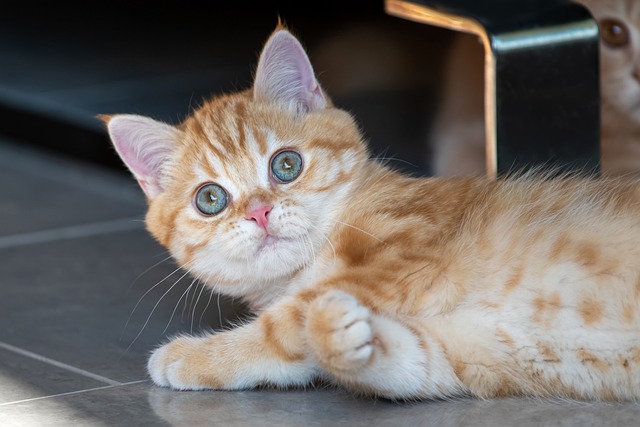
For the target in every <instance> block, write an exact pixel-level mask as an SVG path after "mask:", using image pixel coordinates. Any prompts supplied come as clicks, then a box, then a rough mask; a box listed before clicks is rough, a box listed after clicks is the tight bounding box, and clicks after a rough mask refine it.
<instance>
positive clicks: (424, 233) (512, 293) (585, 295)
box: [105, 28, 640, 400]
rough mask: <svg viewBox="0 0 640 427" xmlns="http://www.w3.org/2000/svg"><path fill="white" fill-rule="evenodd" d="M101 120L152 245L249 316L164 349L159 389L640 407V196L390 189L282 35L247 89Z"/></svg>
mask: <svg viewBox="0 0 640 427" xmlns="http://www.w3.org/2000/svg"><path fill="white" fill-rule="evenodd" d="M105 121H106V122H107V126H108V130H109V133H110V135H111V138H112V140H113V143H114V145H115V147H116V149H117V151H118V153H119V154H120V155H121V157H122V159H123V160H124V162H125V163H126V164H127V165H128V167H129V168H130V170H131V172H132V173H133V175H134V176H135V177H136V178H137V180H138V182H139V183H140V185H141V186H142V188H143V189H144V191H145V193H146V195H147V198H148V202H149V211H148V214H147V226H148V229H149V231H150V232H151V233H152V234H153V235H154V236H155V238H156V239H157V240H158V241H159V242H161V243H162V244H163V245H165V246H166V247H167V248H168V249H169V250H170V251H171V253H172V254H173V256H174V257H175V258H176V259H177V260H178V261H179V262H180V263H181V264H182V265H183V266H184V267H185V268H186V269H188V270H189V271H190V272H191V273H192V274H194V275H195V276H196V277H198V278H200V280H202V281H204V282H206V284H207V285H209V286H211V287H212V288H213V289H215V290H216V291H219V292H221V293H224V294H227V295H231V296H234V297H241V298H243V299H244V300H246V301H247V302H248V303H249V305H250V306H251V307H252V308H253V309H254V310H255V312H256V315H257V317H256V318H255V319H254V320H253V321H251V322H249V323H246V324H244V325H241V326H238V327H236V328H235V329H232V330H229V331H225V332H220V333H215V334H210V335H206V336H198V337H190V336H182V337H178V338H175V339H173V340H172V341H170V342H169V343H167V344H165V345H163V346H162V347H160V348H158V349H157V350H155V351H154V352H153V354H152V356H151V358H150V359H149V363H148V369H149V374H150V375H151V378H152V379H153V381H154V382H155V383H156V384H158V385H160V386H165V387H172V388H174V389H180V390H187V389H189V390H198V389H223V390H237V389H247V388H253V387H258V386H260V385H265V384H268V385H274V386H279V387H289V386H306V385H308V384H310V383H311V382H312V381H314V380H315V379H318V378H321V379H325V380H329V381H332V382H335V383H336V384H339V385H341V386H343V387H345V388H346V389H349V390H352V391H355V392H358V393H362V394H366V395H373V396H383V397H386V398H391V399H430V398H446V397H451V396H463V395H472V396H479V397H495V396H507V395H535V396H567V397H572V398H578V399H602V400H639V399H640V265H638V259H640V245H638V242H640V186H639V184H640V183H638V182H635V181H634V182H622V181H614V180H609V181H596V180H587V179H580V178H565V179H561V180H542V179H536V178H535V177H521V178H518V179H513V180H499V181H493V182H489V181H486V180H484V179H480V178H477V179H476V178H460V179H458V178H454V179H448V180H445V179H438V178H410V177H407V176H403V175H401V174H399V173H396V172H394V171H392V170H390V169H388V168H387V167H386V166H384V165H381V164H379V163H376V162H374V161H372V160H369V159H368V154H367V149H366V147H365V145H364V143H363V141H362V136H361V134H360V132H359V131H358V128H357V126H356V125H355V123H354V120H353V118H352V117H351V116H350V115H349V114H348V113H346V112H345V111H342V110H340V109H338V108H335V107H334V106H332V104H331V102H330V101H329V100H328V99H327V96H326V95H325V93H324V91H323V90H322V89H321V88H320V86H319V84H318V82H317V80H316V78H315V76H314V72H313V69H312V67H311V64H310V63H309V61H308V58H307V56H306V54H305V52H304V50H303V48H302V47H301V45H300V44H299V42H298V41H297V40H296V39H295V38H294V37H293V36H292V35H291V34H290V33H289V32H288V31H287V30H285V29H283V28H278V29H277V30H276V31H275V32H274V33H273V34H272V36H271V37H270V38H269V40H268V42H267V43H266V45H265V47H264V50H263V51H262V53H261V56H260V60H259V63H258V67H257V71H256V76H255V81H254V84H253V87H252V88H251V89H250V90H247V91H244V92H240V93H234V94H230V95H223V96H219V97H216V98H214V99H212V100H211V101H209V102H207V103H206V104H204V105H203V106H202V107H201V108H199V109H198V110H197V111H195V112H194V113H193V114H192V115H191V116H190V117H189V118H187V119H186V120H185V121H184V123H182V124H181V125H180V126H177V127H173V126H169V125H167V124H163V123H159V122H157V121H154V120H152V119H149V118H145V117H140V116H133V115H116V116H111V117H106V118H105Z"/></svg>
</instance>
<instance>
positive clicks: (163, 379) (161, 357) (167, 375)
mask: <svg viewBox="0 0 640 427" xmlns="http://www.w3.org/2000/svg"><path fill="white" fill-rule="evenodd" d="M198 341H199V340H198V339H197V338H191V337H180V338H177V339H174V340H173V341H171V342H170V343H168V344H165V345H163V346H162V347H159V348H157V349H156V350H154V351H153V353H152V354H151V357H149V361H148V362H147V371H148V372H149V376H150V377H151V379H152V380H153V382H154V383H155V384H157V385H159V386H160V387H170V388H172V389H174V390H202V389H206V388H211V387H209V386H207V385H205V384H201V383H200V380H199V378H200V377H201V375H199V370H200V369H202V368H203V367H202V366H201V365H202V363H201V362H199V361H198V362H195V363H194V362H193V361H192V359H194V358H197V352H196V351H194V350H197V349H198V346H197V343H198ZM194 356H195V357H194Z"/></svg>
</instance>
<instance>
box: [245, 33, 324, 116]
mask: <svg viewBox="0 0 640 427" xmlns="http://www.w3.org/2000/svg"><path fill="white" fill-rule="evenodd" d="M253 95H254V97H255V98H265V99H268V100H271V101H276V102H279V103H281V104H284V105H285V106H288V107H291V108H294V109H295V110H296V111H297V112H301V113H306V112H309V111H313V110H316V109H319V108H324V107H325V106H326V104H327V100H326V98H325V95H324V93H323V91H322V89H321V88H320V84H319V83H318V80H317V79H316V76H315V74H314V72H313V67H312V66H311V62H310V61H309V58H308V56H307V54H306V52H305V51H304V48H303V47H302V45H301V44H300V42H299V41H298V39H296V38H295V37H294V36H293V35H291V33H289V32H288V31H287V30H278V31H276V32H275V33H274V34H273V35H272V36H271V37H270V38H269V40H268V41H267V43H266V45H265V47H264V49H263V50H262V53H261V54H260V60H259V61H258V68H257V70H256V77H255V81H254V86H253Z"/></svg>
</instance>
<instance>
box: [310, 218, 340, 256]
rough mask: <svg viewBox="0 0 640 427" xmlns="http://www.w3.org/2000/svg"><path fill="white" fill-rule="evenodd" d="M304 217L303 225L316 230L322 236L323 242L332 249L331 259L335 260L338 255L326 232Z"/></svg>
mask: <svg viewBox="0 0 640 427" xmlns="http://www.w3.org/2000/svg"><path fill="white" fill-rule="evenodd" d="M305 219H306V220H307V221H306V224H305V225H307V226H308V227H311V228H313V229H315V230H318V233H319V234H320V236H322V238H323V239H324V240H325V242H327V244H328V245H329V247H331V250H332V251H333V259H334V261H335V260H336V258H337V256H338V255H337V253H336V248H335V246H333V243H331V239H329V236H327V234H326V233H325V232H324V231H322V229H320V227H318V226H317V225H315V224H313V223H312V222H311V221H310V220H309V219H308V218H305Z"/></svg>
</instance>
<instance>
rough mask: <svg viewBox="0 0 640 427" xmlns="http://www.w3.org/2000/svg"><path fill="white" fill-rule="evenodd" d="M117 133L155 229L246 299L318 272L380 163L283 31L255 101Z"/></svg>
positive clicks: (226, 102)
mask: <svg viewBox="0 0 640 427" xmlns="http://www.w3.org/2000/svg"><path fill="white" fill-rule="evenodd" d="M105 122H106V123H107V127H108V131H109V134H110V136H111V139H112V141H113V144H114V146H115V148H116V150H117V152H118V154H119V155H120V157H121V158H122V160H123V161H124V162H125V164H126V165H127V166H128V167H129V169H130V171H131V172H132V173H133V175H134V177H135V178H136V179H137V180H138V182H139V183H140V185H141V187H142V189H143V190H144V192H145V194H146V195H147V199H148V202H149V209H148V212H147V217H146V222H147V228H148V230H149V231H150V232H151V233H152V234H153V236H155V237H156V239H157V240H158V241H159V242H160V243H162V244H163V245H164V246H166V247H167V248H168V249H169V250H170V252H171V253H172V255H173V256H174V257H175V258H176V259H177V260H178V262H179V263H180V264H181V265H183V266H184V267H185V268H186V269H188V270H190V271H191V272H192V273H193V274H194V275H195V276H197V277H199V278H200V279H201V280H202V281H204V282H206V283H209V284H210V285H212V286H214V287H216V286H218V288H217V289H218V290H219V291H221V292H223V293H227V294H231V295H238V296H245V297H250V296H251V294H252V293H255V292H257V293H260V292H261V290H260V289H257V288H256V287H257V286H258V287H259V286H261V285H265V286H266V284H267V283H269V282H279V281H282V280H284V279H286V278H288V277H289V276H290V275H292V274H293V273H295V272H296V271H299V270H300V269H302V268H304V266H305V265H306V264H308V263H310V262H312V260H313V259H314V256H315V255H316V254H317V252H318V251H319V250H320V249H321V247H322V246H323V245H324V244H325V241H326V239H327V235H328V233H330V231H331V229H332V227H333V226H334V222H335V219H336V214H337V212H339V211H340V209H342V208H343V205H344V204H345V202H346V200H347V198H348V197H349V194H350V192H351V191H352V189H353V186H354V185H355V183H356V182H357V179H358V176H359V174H360V173H361V171H362V169H363V166H364V164H365V163H366V159H367V157H368V155H367V150H366V148H365V146H364V144H363V143H362V140H361V135H360V133H359V130H358V128H357V126H356V124H355V123H354V121H353V119H352V117H351V116H350V115H349V114H348V113H346V112H344V111H342V110H339V109H337V108H334V107H333V106H332V105H331V103H330V101H329V100H328V98H327V96H326V95H325V93H324V92H323V90H322V89H321V88H320V85H319V84H318V81H317V79H316V77H315V75H314V72H313V69H312V66H311V64H310V62H309V60H308V57H307V55H306V53H305V51H304V50H303V48H302V46H301V45H300V43H299V42H298V40H297V39H296V38H295V37H293V36H292V35H291V34H290V33H289V32H288V31H287V30H285V29H283V28H278V29H277V30H276V31H275V32H274V33H273V34H272V35H271V37H270V38H269V40H268V41H267V43H266V44H265V47H264V49H263V51H262V53H261V55H260V59H259V62H258V67H257V70H256V73H255V79H254V83H253V87H252V88H251V89H250V90H247V91H244V92H239V93H234V94H230V95H223V96H219V97H215V98H213V99H212V100H210V101H208V102H206V103H205V104H204V105H203V106H202V107H200V108H199V109H198V110H196V111H195V112H194V113H193V114H191V115H190V116H189V117H188V118H187V119H186V120H185V121H184V122H183V123H182V124H180V125H179V126H176V127H174V126H170V125H168V124H164V123H160V122H157V121H155V120H152V119H150V118H146V117H141V116H134V115H115V116H109V117H106V118H105Z"/></svg>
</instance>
